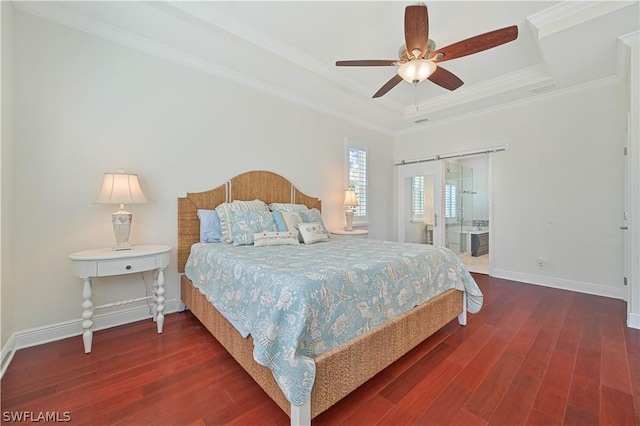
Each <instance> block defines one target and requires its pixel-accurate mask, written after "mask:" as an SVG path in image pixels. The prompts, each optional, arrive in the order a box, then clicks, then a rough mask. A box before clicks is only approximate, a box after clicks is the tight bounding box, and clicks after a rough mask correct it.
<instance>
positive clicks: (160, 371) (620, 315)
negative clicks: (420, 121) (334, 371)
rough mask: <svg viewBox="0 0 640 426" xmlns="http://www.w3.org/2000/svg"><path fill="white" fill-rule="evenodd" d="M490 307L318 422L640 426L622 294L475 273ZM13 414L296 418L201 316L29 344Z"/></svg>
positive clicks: (638, 355)
mask: <svg viewBox="0 0 640 426" xmlns="http://www.w3.org/2000/svg"><path fill="white" fill-rule="evenodd" d="M474 277H475V278H476V281H477V282H478V284H479V285H480V287H481V288H482V290H483V292H484V295H485V306H484V308H483V309H482V311H481V312H480V313H478V314H476V315H470V317H469V322H468V325H467V326H466V327H461V326H459V325H458V324H457V323H456V322H455V321H454V322H452V323H450V324H448V325H447V326H445V327H444V328H443V329H442V330H440V331H438V332H437V333H436V334H435V335H433V336H432V337H431V338H429V339H428V340H426V341H425V342H423V343H422V344H420V345H419V346H418V347H417V348H415V349H414V350H412V351H411V352H409V353H408V354H407V355H405V356H404V357H403V358H401V359H400V360H398V361H397V362H395V363H394V364H392V365H391V366H390V367H389V368H387V369H386V370H384V371H383V372H381V373H380V374H378V375H377V376H375V377H374V378H372V379H371V380H369V381H368V382H367V383H365V384H364V385H363V386H361V387H360V388H359V389H357V390H356V391H354V392H353V393H352V394H350V395H349V396H348V397H346V398H345V399H343V400H342V401H340V402H339V403H338V404H336V405H335V406H333V407H332V408H330V409H329V410H327V411H326V412H324V413H322V414H321V415H319V416H318V417H317V418H316V419H314V420H313V424H314V425H409V424H414V425H432V424H433V425H521V424H522V425H524V424H527V425H562V424H564V425H591V424H594V425H595V424H601V425H616V426H618V425H620V426H621V425H640V330H633V329H629V328H627V327H626V326H625V315H626V305H625V303H624V302H623V301H620V300H615V299H608V298H603V297H596V296H589V295H584V294H578V293H572V292H568V291H562V290H555V289H549V288H544V287H539V286H533V285H527V284H522V283H518V282H513V281H506V280H500V279H495V278H490V277H488V276H486V275H474ZM0 386H1V402H2V413H3V419H2V421H3V422H5V421H6V420H7V418H6V415H7V413H9V414H10V413H16V412H23V411H28V412H31V413H33V415H36V416H37V415H38V414H39V413H41V412H58V413H59V416H60V417H62V416H63V415H64V413H68V415H69V416H70V417H71V422H70V423H71V424H77V425H81V424H87V425H111V424H119V425H120V424H122V425H266V424H271V425H287V424H289V418H288V416H287V415H286V414H285V413H284V412H283V411H282V410H281V409H280V408H279V407H278V406H277V405H275V403H273V402H272V401H271V400H270V399H269V398H268V397H267V396H266V394H265V393H264V392H263V391H262V390H261V389H260V388H259V387H258V385H256V384H255V383H254V382H253V380H252V379H251V378H250V377H249V376H248V375H247V374H246V373H245V372H244V371H243V370H242V368H241V367H240V366H239V365H238V364H237V363H236V362H235V361H234V360H233V359H232V358H231V357H230V356H229V355H228V354H227V353H226V351H225V350H224V349H223V348H222V346H220V344H218V342H217V341H216V340H215V339H213V338H212V337H211V335H210V334H209V333H208V332H207V331H206V330H205V329H204V327H202V325H201V324H200V323H199V322H198V320H197V319H195V318H194V317H193V316H192V315H191V314H190V313H189V312H185V313H177V314H172V315H168V316H167V317H166V322H165V326H164V333H163V334H161V335H158V334H156V333H155V325H154V324H153V323H152V322H151V321H150V320H149V321H141V322H137V323H133V324H129V325H125V326H121V327H116V328H112V329H109V330H103V331H99V332H96V333H95V335H94V340H93V351H92V353H91V354H89V355H86V354H84V352H83V346H82V339H81V337H80V336H78V337H73V338H69V339H65V340H62V341H58V342H53V343H49V344H46V345H41V346H37V347H33V348H28V349H22V350H19V351H18V352H17V353H16V354H15V357H14V359H13V361H12V363H11V365H10V366H9V368H8V370H7V372H6V373H5V376H4V377H3V379H2V380H1V381H0Z"/></svg>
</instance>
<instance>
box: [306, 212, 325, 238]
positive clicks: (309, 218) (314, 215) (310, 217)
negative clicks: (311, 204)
mask: <svg viewBox="0 0 640 426" xmlns="http://www.w3.org/2000/svg"><path fill="white" fill-rule="evenodd" d="M300 216H302V220H303V221H304V222H307V223H315V222H317V223H319V224H320V225H322V229H323V230H324V232H325V234H327V235H329V230H328V229H327V227H326V226H325V225H324V222H323V221H322V214H321V213H320V210H318V209H310V210H309V211H306V212H301V213H300Z"/></svg>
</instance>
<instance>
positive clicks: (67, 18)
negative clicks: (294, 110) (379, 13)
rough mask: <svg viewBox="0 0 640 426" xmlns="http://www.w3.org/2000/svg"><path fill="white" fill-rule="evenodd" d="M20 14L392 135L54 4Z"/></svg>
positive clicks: (31, 5) (21, 5)
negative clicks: (38, 18)
mask: <svg viewBox="0 0 640 426" xmlns="http://www.w3.org/2000/svg"><path fill="white" fill-rule="evenodd" d="M13 4H14V5H15V7H16V9H18V10H19V11H21V12H24V13H28V14H30V15H34V16H38V17H40V18H42V19H45V20H48V21H52V22H55V23H57V24H60V25H63V26H66V27H69V28H72V29H75V30H78V31H81V32H84V33H87V34H91V35H94V36H97V37H100V38H102V39H105V40H108V41H111V42H114V43H116V44H120V45H122V46H126V47H129V48H132V49H135V50H138V51H140V52H143V53H146V54H149V55H152V56H155V57H158V58H162V59H165V60H168V61H170V62H173V63H176V64H179V65H182V66H185V67H187V68H190V69H193V70H196V71H200V72H203V73H205V74H208V75H211V76H214V77H217V78H220V79H223V80H227V81H231V82H233V83H236V84H238V85H240V86H244V87H248V88H251V89H253V90H256V91H258V92H262V93H266V94H269V95H271V96H274V97H277V98H280V99H283V100H286V101H289V102H292V103H294V104H297V105H301V106H304V107H307V108H310V109H313V110H315V111H317V112H320V113H322V114H325V115H329V116H332V117H335V118H338V119H341V120H346V121H349V122H351V123H353V124H356V125H358V126H361V127H364V128H367V129H369V130H372V131H375V132H377V133H381V134H384V135H387V136H392V135H393V130H391V129H388V128H386V127H383V126H380V125H378V124H376V123H373V122H371V121H368V120H364V119H362V118H360V117H357V116H354V115H350V114H346V113H344V112H343V111H338V110H336V109H334V108H331V107H329V106H327V105H324V104H321V103H319V102H311V101H309V99H307V98H304V97H302V96H300V95H297V94H296V93H293V92H290V91H287V90H284V89H282V88H280V87H277V86H274V85H271V84H268V83H266V82H264V81H261V80H258V79H255V78H253V77H250V76H247V75H245V74H242V73H238V72H236V71H232V70H230V69H228V68H225V67H222V66H220V65H217V64H215V63H213V62H210V61H207V60H204V59H202V58H199V57H197V56H194V55H190V54H188V53H185V52H183V51H181V50H178V49H174V48H172V47H169V46H167V45H165V44H162V43H158V42H156V41H153V40H150V39H148V38H146V37H142V36H139V35H137V34H133V33H131V32H129V31H126V30H123V29H122V28H118V27H115V26H113V25H109V24H106V23H104V22H102V21H99V20H97V19H94V18H91V17H89V16H86V15H82V14H78V13H76V12H74V11H71V10H69V9H66V8H64V7H62V6H60V5H58V4H55V3H47V2H30V1H20V2H14V3H13Z"/></svg>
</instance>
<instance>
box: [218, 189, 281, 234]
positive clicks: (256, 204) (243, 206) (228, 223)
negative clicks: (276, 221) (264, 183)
mask: <svg viewBox="0 0 640 426" xmlns="http://www.w3.org/2000/svg"><path fill="white" fill-rule="evenodd" d="M237 211H263V212H268V211H269V206H267V204H266V203H265V202H264V201H262V200H257V199H256V200H253V201H242V200H236V201H233V202H231V203H227V202H225V203H222V204H220V205H219V206H218V207H216V212H218V216H219V217H220V228H221V230H222V239H221V241H222V242H225V243H228V244H230V243H233V230H232V227H233V225H232V223H233V220H232V217H231V213H232V212H237Z"/></svg>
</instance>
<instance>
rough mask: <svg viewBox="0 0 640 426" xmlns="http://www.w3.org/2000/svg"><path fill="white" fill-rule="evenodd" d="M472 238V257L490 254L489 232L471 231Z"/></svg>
mask: <svg viewBox="0 0 640 426" xmlns="http://www.w3.org/2000/svg"><path fill="white" fill-rule="evenodd" d="M469 235H470V236H471V256H473V257H478V256H482V255H485V254H489V231H486V230H482V231H469Z"/></svg>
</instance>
